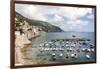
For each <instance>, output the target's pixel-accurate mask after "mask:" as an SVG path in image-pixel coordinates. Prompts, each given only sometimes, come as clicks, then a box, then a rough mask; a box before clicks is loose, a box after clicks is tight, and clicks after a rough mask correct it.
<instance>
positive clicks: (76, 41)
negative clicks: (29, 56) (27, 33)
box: [33, 35, 95, 64]
mask: <svg viewBox="0 0 100 69" xmlns="http://www.w3.org/2000/svg"><path fill="white" fill-rule="evenodd" d="M44 36H45V35H44ZM40 41H41V40H40ZM90 42H91V41H90V39H89V38H77V37H76V36H75V35H72V38H67V39H59V38H58V39H54V38H53V39H49V40H42V42H39V43H37V45H38V46H33V48H35V49H37V52H36V54H37V55H36V57H37V61H39V62H38V64H49V63H71V62H85V61H87V62H88V61H94V52H95V51H94V45H93V44H91V43H90Z"/></svg>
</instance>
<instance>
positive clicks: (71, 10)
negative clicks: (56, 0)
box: [15, 4, 94, 31]
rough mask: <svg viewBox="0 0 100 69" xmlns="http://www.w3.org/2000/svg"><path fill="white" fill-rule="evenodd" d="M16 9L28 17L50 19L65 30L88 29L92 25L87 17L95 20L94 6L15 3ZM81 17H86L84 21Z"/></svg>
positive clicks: (50, 21) (49, 20)
mask: <svg viewBox="0 0 100 69" xmlns="http://www.w3.org/2000/svg"><path fill="white" fill-rule="evenodd" d="M15 10H16V11H17V12H18V13H20V14H22V15H23V16H25V17H27V18H30V19H36V20H42V21H48V22H49V23H51V24H53V25H56V26H58V27H60V28H61V29H63V30H64V31H87V30H86V29H88V25H91V24H89V23H90V22H89V20H87V19H92V20H93V16H94V15H93V12H92V11H93V9H92V8H79V7H60V6H42V5H41V6H40V5H29V4H15ZM49 15H52V17H50V16H49ZM81 17H86V19H85V20H84V21H83V20H82V19H79V18H81Z"/></svg>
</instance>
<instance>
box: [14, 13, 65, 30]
mask: <svg viewBox="0 0 100 69" xmlns="http://www.w3.org/2000/svg"><path fill="white" fill-rule="evenodd" d="M15 18H17V21H16V20H15V23H16V26H20V23H23V22H24V21H27V22H28V23H29V24H30V25H31V26H38V27H40V28H41V29H42V30H43V31H45V32H62V31H63V30H62V29H61V28H59V27H57V26H54V25H51V24H50V23H48V22H45V21H40V20H34V19H28V18H25V17H24V16H22V15H21V14H19V13H17V12H15Z"/></svg>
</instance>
